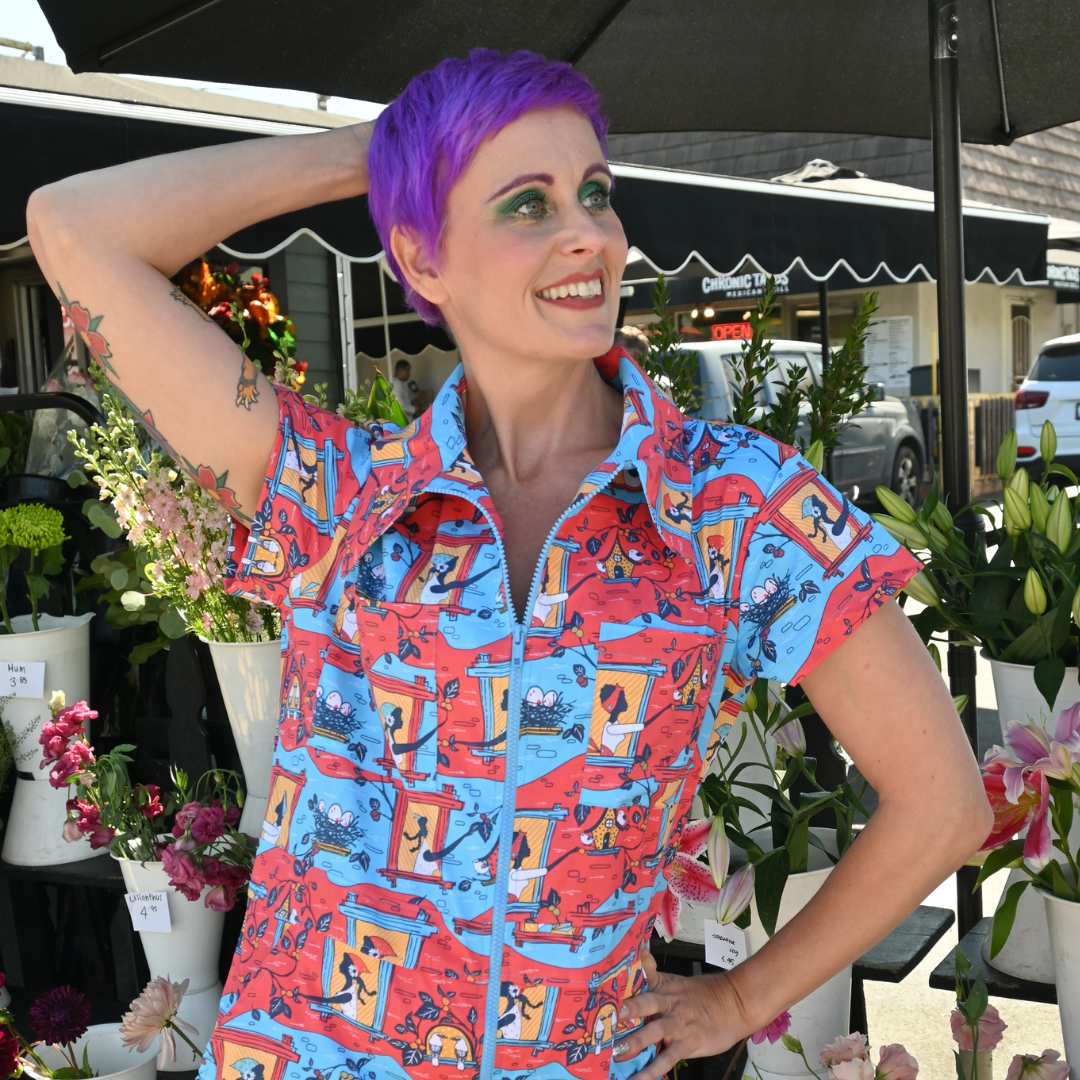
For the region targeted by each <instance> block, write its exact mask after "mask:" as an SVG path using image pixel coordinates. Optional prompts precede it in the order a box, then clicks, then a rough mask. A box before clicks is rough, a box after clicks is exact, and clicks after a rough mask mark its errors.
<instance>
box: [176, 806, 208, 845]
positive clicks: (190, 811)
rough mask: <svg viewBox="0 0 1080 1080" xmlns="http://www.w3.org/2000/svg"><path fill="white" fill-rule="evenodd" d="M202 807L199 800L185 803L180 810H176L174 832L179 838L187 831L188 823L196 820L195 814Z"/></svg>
mask: <svg viewBox="0 0 1080 1080" xmlns="http://www.w3.org/2000/svg"><path fill="white" fill-rule="evenodd" d="M201 809H202V807H201V806H200V805H199V803H197V802H189V803H184V805H183V806H182V807H180V809H179V810H177V811H176V818H175V820H174V822H173V830H172V834H173V836H175V837H176V839H177V840H179V839H180V838H181V837H182V836H183V835H184V833H185V832H186V831H187V827H188V825H189V824H190V823H191V822H192V821H194V820H195V815H196V814H197V813H198V812H199V811H200V810H201Z"/></svg>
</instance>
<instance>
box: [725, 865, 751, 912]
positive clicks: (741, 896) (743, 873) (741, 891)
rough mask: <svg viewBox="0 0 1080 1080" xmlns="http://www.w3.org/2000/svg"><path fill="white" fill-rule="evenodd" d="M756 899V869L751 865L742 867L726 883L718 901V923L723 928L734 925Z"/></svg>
mask: <svg viewBox="0 0 1080 1080" xmlns="http://www.w3.org/2000/svg"><path fill="white" fill-rule="evenodd" d="M753 898H754V868H753V866H751V865H750V864H749V863H747V864H746V866H743V867H740V868H739V869H738V870H736V871H735V873H734V874H732V875H731V877H729V878H728V879H727V881H725V882H724V887H723V889H721V890H720V899H719V900H717V901H716V921H717V922H718V923H720V924H721V926H727V925H728V924H729V923H733V922H734V921H735V920H736V919H737V918H738V917H739V916H740V915H741V914H742V913H743V912H744V911H745V910H746V909H747V908H748V907H749V906H750V901H751V900H752V899H753Z"/></svg>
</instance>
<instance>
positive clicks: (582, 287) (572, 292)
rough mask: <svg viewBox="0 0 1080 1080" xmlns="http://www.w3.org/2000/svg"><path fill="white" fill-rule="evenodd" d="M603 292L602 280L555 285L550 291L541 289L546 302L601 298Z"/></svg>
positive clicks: (595, 279) (541, 294)
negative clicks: (575, 297) (576, 298)
mask: <svg viewBox="0 0 1080 1080" xmlns="http://www.w3.org/2000/svg"><path fill="white" fill-rule="evenodd" d="M603 292H604V284H603V281H602V279H600V278H593V279H592V281H575V282H573V283H571V284H570V285H554V286H552V287H551V288H550V289H541V290H540V296H541V297H542V298H543V299H544V300H563V299H565V298H566V297H567V296H580V297H586V298H587V297H592V296H601V295H602V294H603Z"/></svg>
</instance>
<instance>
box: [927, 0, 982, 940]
mask: <svg viewBox="0 0 1080 1080" xmlns="http://www.w3.org/2000/svg"><path fill="white" fill-rule="evenodd" d="M956 8H957V5H956V3H955V2H954V0H929V11H930V96H931V115H932V124H933V128H932V131H933V156H934V224H935V229H936V233H937V304H938V347H939V349H940V353H941V368H940V370H941V385H940V392H941V479H942V497H943V498H944V499H945V501H946V503H947V505H948V506H949V508H950V509H951V510H952V511H953V512H954V513H955V512H956V511H957V510H958V509H959V508H960V507H962V506H966V505H967V504H968V502H970V500H971V456H970V449H969V441H968V440H969V432H968V387H967V343H966V335H965V325H964V217H963V190H962V184H961V176H960V93H959V81H958V72H957V47H958V43H959V37H958V34H959V24H958V20H957V14H956ZM956 523H957V525H958V526H959V527H960V528H961V529H962V530H963V531H964V534H965V539H966V541H967V544H968V546H969V547H970V546H971V545H973V544H975V543H978V542H979V541H978V539H977V537H976V533H977V532H978V529H977V526H976V520H975V515H974V514H972V513H970V512H969V513H967V514H964V515H962V516H960V517H958V518H957V521H956ZM957 637H958V635H950V638H951V639H953V640H951V641H950V644H949V688H950V690H951V692H952V694H953V696H954V697H956V696H959V695H966V696H967V699H968V701H967V706H966V707H965V709H964V711H963V713H962V715H961V719H962V720H963V723H964V730H965V731H966V732H967V737H968V741H969V742H970V743H971V748H972V750H973V751H974V753H975V754H976V756H978V751H979V727H978V710H977V708H976V702H975V650H974V649H973V648H971V647H970V646H967V645H959V644H957V643H956V641H955V639H956V638H957ZM977 873H978V871H977V868H974V867H962V868H961V869H960V870H959V871H958V872H957V875H956V892H957V896H956V901H957V922H958V924H959V925H958V929H959V931H960V936H961V937H963V936H964V935H965V934H966V933H967V932H968V931H969V930H970V929H971V928H972V927H973V926H974V925H975V923H977V922H978V921H979V919H981V918H982V894H981V892H980V893H974V894H973V893H972V889H973V887H974V884H975V880H976V875H977Z"/></svg>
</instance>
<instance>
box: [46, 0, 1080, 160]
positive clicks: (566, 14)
mask: <svg viewBox="0 0 1080 1080" xmlns="http://www.w3.org/2000/svg"><path fill="white" fill-rule="evenodd" d="M41 7H42V9H43V11H44V12H45V14H46V16H47V17H48V19H49V22H50V23H51V25H52V27H53V30H54V31H55V33H56V37H57V40H58V41H59V43H60V46H61V47H62V48H63V50H64V52H65V54H66V56H67V59H68V63H69V64H70V65H71V67H72V68H73V69H74V70H75V71H110V72H132V73H136V74H146V75H170V76H179V77H183V78H189V79H202V80H227V81H229V82H239V83H249V84H253V85H258V86H283V87H291V88H295V89H303V90H309V91H318V92H319V93H323V94H340V95H344V96H347V97H356V98H365V99H367V100H370V101H389V100H390V99H391V98H393V97H394V96H395V95H397V94H398V93H399V92H400V91H401V89H402V88H403V87H404V85H405V84H406V83H407V82H408V81H409V79H410V78H411V77H412V76H413V75H415V74H416V73H417V72H419V71H423V70H425V69H426V68H429V67H432V66H433V65H435V64H436V63H438V62H439V61H440V60H441V59H443V58H444V57H446V56H460V55H463V54H464V53H466V52H468V51H469V49H472V48H475V47H477V46H481V45H482V46H488V47H490V48H494V49H499V50H501V51H509V50H513V49H521V48H529V49H535V50H537V51H538V52H542V53H544V54H545V55H546V56H548V57H551V58H552V59H562V60H570V61H573V62H575V63H576V64H577V66H578V67H579V69H580V70H581V71H583V72H584V73H585V74H586V75H588V76H589V78H590V79H592V81H593V83H594V85H595V86H596V87H597V89H598V90H599V91H600V94H601V96H602V97H603V100H604V106H605V108H606V110H607V112H608V114H609V116H610V117H611V121H612V130H614V131H619V132H634V131H695V130H697V131H707V130H741V131H756V130H761V131H829V132H865V133H869V134H881V135H904V136H916V137H923V138H926V137H929V136H930V133H931V132H930V116H931V100H930V85H929V81H928V79H927V56H928V52H929V40H930V39H929V29H928V19H927V6H926V3H925V0H815V2H814V3H804V4H793V3H791V0H665V2H664V3H655V2H654V0H573V3H567V2H566V0H534V2H533V3H531V4H529V6H528V7H527V8H526V9H523V8H522V6H521V5H520V4H519V3H516V2H512V0H470V2H469V3H467V4H448V3H446V2H445V0H264V2H263V3H262V4H260V6H259V9H258V17H253V13H252V9H251V7H250V5H247V4H243V3H241V2H240V0H193V2H191V0H188V2H184V0H41ZM956 12H957V16H958V20H959V22H958V27H959V29H960V30H961V31H962V41H963V61H962V64H961V67H960V108H961V113H960V122H961V128H962V130H963V135H964V139H965V140H966V141H968V142H984V143H1000V142H1010V141H1011V140H1012V139H1014V138H1016V137H1017V136H1019V135H1025V134H1028V133H1029V132H1032V131H1039V130H1041V129H1042V128H1046V127H1051V126H1053V125H1056V124H1062V123H1066V122H1068V121H1071V120H1075V119H1076V118H1077V103H1078V102H1080V65H1078V64H1077V63H1076V51H1075V43H1076V42H1077V40H1080V5H1077V4H1071V3H1065V2H1064V0H957V3H956ZM304 28H307V29H304ZM320 28H321V29H320Z"/></svg>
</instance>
